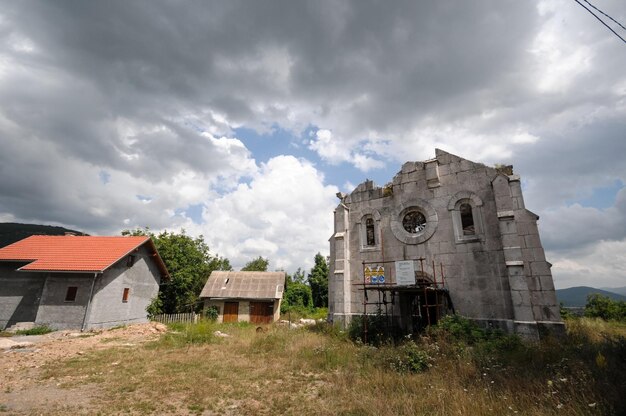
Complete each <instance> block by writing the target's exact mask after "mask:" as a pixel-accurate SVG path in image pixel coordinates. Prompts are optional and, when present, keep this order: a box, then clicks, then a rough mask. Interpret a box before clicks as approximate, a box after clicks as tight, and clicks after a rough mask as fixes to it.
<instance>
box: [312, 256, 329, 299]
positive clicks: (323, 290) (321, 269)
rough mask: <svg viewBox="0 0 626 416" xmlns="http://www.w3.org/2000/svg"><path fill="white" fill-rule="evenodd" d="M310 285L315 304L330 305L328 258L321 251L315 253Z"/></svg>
mask: <svg viewBox="0 0 626 416" xmlns="http://www.w3.org/2000/svg"><path fill="white" fill-rule="evenodd" d="M309 285H310V286H311V293H312V294H313V306H315V307H316V308H325V307H327V306H328V265H327V264H326V258H324V256H322V255H321V254H320V253H317V254H316V255H315V266H313V268H312V269H311V272H310V273H309Z"/></svg>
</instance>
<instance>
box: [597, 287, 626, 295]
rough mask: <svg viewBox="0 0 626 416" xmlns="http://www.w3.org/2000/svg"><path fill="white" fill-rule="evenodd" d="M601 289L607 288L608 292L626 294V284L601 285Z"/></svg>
mask: <svg viewBox="0 0 626 416" xmlns="http://www.w3.org/2000/svg"><path fill="white" fill-rule="evenodd" d="M600 289H602V290H606V291H607V292H613V293H617V294H618V295H623V296H626V286H622V287H601V288H600Z"/></svg>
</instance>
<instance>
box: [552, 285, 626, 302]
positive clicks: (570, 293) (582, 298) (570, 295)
mask: <svg viewBox="0 0 626 416" xmlns="http://www.w3.org/2000/svg"><path fill="white" fill-rule="evenodd" d="M592 293H599V294H601V295H602V296H606V297H609V298H611V299H613V300H623V301H626V296H623V295H619V294H617V293H613V292H608V291H606V290H602V289H596V288H593V287H589V286H576V287H570V288H567V289H557V290H556V298H557V299H558V300H559V302H563V305H565V306H585V305H586V304H587V295H590V294H592Z"/></svg>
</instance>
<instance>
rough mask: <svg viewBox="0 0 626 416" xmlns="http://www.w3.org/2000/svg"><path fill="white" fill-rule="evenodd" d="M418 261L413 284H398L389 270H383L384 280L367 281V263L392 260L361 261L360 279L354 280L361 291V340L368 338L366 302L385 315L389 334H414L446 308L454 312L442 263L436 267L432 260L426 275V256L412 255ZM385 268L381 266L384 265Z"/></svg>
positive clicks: (380, 262) (443, 313)
mask: <svg viewBox="0 0 626 416" xmlns="http://www.w3.org/2000/svg"><path fill="white" fill-rule="evenodd" d="M415 260H417V261H419V262H420V270H419V271H415V284H413V285H406V286H404V285H403V286H400V285H398V284H397V282H396V281H395V277H394V281H392V279H390V277H391V273H389V271H385V272H384V273H385V275H386V276H384V279H383V282H382V283H380V282H376V283H373V282H372V281H367V276H366V268H369V266H370V265H376V266H377V267H378V268H379V267H380V266H381V265H385V264H389V263H395V260H389V261H367V262H366V261H364V262H362V266H363V270H362V272H363V282H362V283H355V284H354V285H356V286H359V289H358V290H360V291H363V341H364V342H366V343H367V342H368V320H369V318H368V315H370V314H369V313H368V306H370V305H373V306H375V312H376V314H377V315H382V316H384V322H385V331H386V332H387V334H388V335H391V336H393V337H397V336H399V335H409V334H410V335H413V334H416V333H419V332H421V331H423V330H424V329H425V328H426V327H428V326H431V325H434V324H436V323H437V321H439V319H440V318H441V317H442V316H443V315H445V314H448V313H449V312H452V313H454V307H453V305H452V300H451V298H450V293H449V292H448V290H447V288H446V287H445V274H444V269H443V264H442V263H440V264H439V278H438V277H437V267H436V265H435V261H434V260H432V262H431V263H432V275H431V276H430V277H429V276H428V274H427V273H426V272H425V270H424V261H425V260H426V259H425V258H423V257H421V258H418V259H415ZM383 268H384V267H383Z"/></svg>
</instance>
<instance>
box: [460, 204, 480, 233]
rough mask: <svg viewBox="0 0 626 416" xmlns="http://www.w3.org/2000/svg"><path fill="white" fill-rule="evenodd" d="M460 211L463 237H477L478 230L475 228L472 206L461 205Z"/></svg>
mask: <svg viewBox="0 0 626 416" xmlns="http://www.w3.org/2000/svg"><path fill="white" fill-rule="evenodd" d="M459 210H460V211H461V228H462V229H463V235H475V234H476V228H475V227H474V216H473V215H472V206H471V205H470V204H466V203H465V204H461V206H460V207H459Z"/></svg>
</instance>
